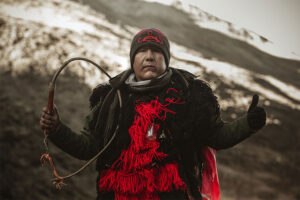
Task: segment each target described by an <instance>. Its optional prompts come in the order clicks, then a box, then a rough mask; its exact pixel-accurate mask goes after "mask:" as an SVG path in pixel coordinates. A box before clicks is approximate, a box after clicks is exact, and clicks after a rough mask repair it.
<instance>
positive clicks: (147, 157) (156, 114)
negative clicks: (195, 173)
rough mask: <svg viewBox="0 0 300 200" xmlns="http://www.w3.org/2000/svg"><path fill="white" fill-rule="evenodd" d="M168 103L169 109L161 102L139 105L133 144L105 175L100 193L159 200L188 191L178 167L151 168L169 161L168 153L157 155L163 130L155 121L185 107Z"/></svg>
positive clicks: (131, 131) (122, 198)
mask: <svg viewBox="0 0 300 200" xmlns="http://www.w3.org/2000/svg"><path fill="white" fill-rule="evenodd" d="M173 90H174V89H173ZM175 91H176V90H175ZM168 92H169V90H168V91H167V93H168ZM165 101H166V102H168V103H167V104H166V105H162V104H161V103H160V102H159V101H158V98H157V99H156V100H152V101H150V102H148V103H145V102H140V103H139V102H137V103H139V104H137V105H136V107H135V110H136V112H137V114H136V115H135V118H134V122H133V124H132V126H131V127H130V128H129V131H128V132H129V135H130V137H131V143H130V145H129V147H128V149H126V150H123V151H122V152H121V156H120V157H119V158H118V159H117V160H116V161H115V162H114V164H113V165H112V167H111V168H110V169H108V170H104V171H102V172H101V174H100V181H99V190H100V192H103V193H105V192H114V194H115V199H116V200H127V199H130V200H136V199H151V200H156V199H159V196H158V194H159V193H160V192H170V191H172V190H173V189H176V190H183V191H184V190H185V189H186V185H185V183H184V182H183V181H182V180H181V178H180V176H179V172H178V166H177V163H167V164H165V165H163V166H160V167H152V166H151V164H153V161H158V162H159V161H161V160H163V159H164V158H166V157H167V155H166V154H165V153H163V152H158V151H157V149H158V148H159V142H158V141H156V139H155V138H156V132H157V131H158V130H159V128H160V127H159V123H157V124H155V123H154V121H157V120H159V121H164V120H165V119H166V117H167V113H171V114H175V112H173V111H171V110H169V109H167V106H168V105H170V104H174V103H175V104H182V103H183V102H179V99H178V100H176V101H174V99H169V98H167V99H165Z"/></svg>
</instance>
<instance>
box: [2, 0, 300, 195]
mask: <svg viewBox="0 0 300 200" xmlns="http://www.w3.org/2000/svg"><path fill="white" fill-rule="evenodd" d="M82 2H83V5H82V4H79V3H76V2H71V1H60V0H55V1H41V0H40V1H33V0H32V1H22V0H18V1H8V0H6V1H2V2H0V38H1V40H0V57H1V58H3V59H1V60H0V92H1V98H0V102H1V104H0V105H1V111H2V112H1V114H0V126H1V129H0V137H1V143H0V148H1V149H0V150H1V152H7V153H1V157H0V164H1V165H0V167H1V168H0V170H1V183H0V185H1V190H0V191H1V194H0V195H1V196H0V197H1V199H93V198H95V195H96V191H95V179H96V175H97V174H96V172H95V171H94V169H93V167H91V168H89V169H87V170H86V171H85V172H84V173H82V175H79V176H76V177H74V178H73V179H71V180H70V181H68V182H67V183H68V185H67V186H66V187H64V189H63V190H62V191H56V189H55V188H54V186H53V185H52V184H51V181H50V179H51V178H52V176H51V173H50V169H49V166H46V167H44V168H41V167H40V164H39V156H40V155H41V154H42V152H43V151H44V150H43V146H42V145H43V144H42V140H43V135H42V132H41V131H40V130H39V126H38V121H39V117H40V113H41V108H42V107H43V106H44V105H45V104H46V102H47V90H48V82H49V81H50V79H51V76H52V75H53V73H54V71H55V70H56V69H57V68H58V67H59V65H60V64H62V62H63V61H65V60H67V59H68V58H71V57H74V56H84V57H88V58H90V59H92V60H94V61H96V62H97V63H100V64H101V65H102V66H105V67H106V69H107V70H108V72H109V73H110V74H112V75H115V74H117V73H118V72H120V71H122V70H124V69H126V68H127V67H128V66H129V58H128V54H129V45H130V40H131V37H132V36H133V35H134V34H135V33H136V32H137V31H138V30H139V28H142V27H149V26H152V27H154V26H155V27H158V28H160V29H162V30H163V31H164V32H166V34H167V35H168V37H169V39H170V41H171V46H172V49H171V51H172V59H171V65H172V66H175V67H179V68H184V69H188V70H190V71H192V72H193V73H195V74H197V75H199V76H200V77H201V78H202V79H204V80H206V81H207V82H209V83H210V84H211V86H212V88H213V89H214V92H215V93H216V94H217V96H218V97H219V102H220V105H221V109H222V117H223V119H224V120H227V121H231V120H233V119H235V118H236V117H238V116H240V115H242V114H244V113H245V112H246V110H247V106H248V105H249V103H250V100H251V97H252V95H253V94H254V93H258V94H259V95H260V97H261V98H260V99H261V101H260V103H261V104H262V105H263V106H264V107H265V108H266V110H267V113H268V125H267V126H266V127H265V128H264V129H263V130H262V131H260V133H257V134H256V135H254V136H252V137H251V138H249V139H248V140H247V141H245V142H243V143H242V144H240V145H237V146H236V147H234V148H232V149H230V150H226V151H220V152H218V154H217V156H218V168H219V175H220V177H219V178H220V182H221V191H222V197H223V198H222V199H272V200H273V199H297V198H299V196H300V194H299V191H298V180H299V178H300V177H299V174H300V173H299V172H300V171H299V168H298V166H299V164H300V156H299V147H298V146H299V142H300V127H299V125H298V123H297V119H299V117H300V113H299V109H300V108H299V106H300V105H299V102H300V96H299V95H298V94H299V84H300V83H299V81H298V79H297V78H298V76H299V66H300V62H299V61H297V60H289V59H284V58H280V57H275V56H272V55H270V54H267V53H265V52H263V51H261V50H259V49H258V48H256V47H254V46H252V45H250V44H249V43H247V42H245V41H242V40H239V39H236V38H233V37H230V36H228V35H227V34H225V33H221V32H217V31H215V30H211V29H207V28H203V27H202V28H201V27H200V26H199V25H196V24H195V21H193V19H192V18H191V16H190V15H189V14H187V13H185V12H183V11H182V10H179V9H177V8H174V7H170V6H166V5H162V4H158V3H148V2H142V1H130V0H123V1H121V0H116V1H109V2H108V1H87V0H85V1H82ZM105 80H107V79H106V78H105V76H104V75H103V74H101V73H100V72H99V71H98V70H96V69H94V68H93V67H91V66H89V65H87V64H86V63H84V62H77V63H73V64H71V65H70V67H69V68H68V69H67V70H66V71H64V73H63V74H62V75H61V76H60V77H59V80H58V83H57V92H56V99H55V103H56V104H57V105H58V107H59V110H60V113H61V118H62V120H64V121H65V122H66V123H67V124H69V125H70V126H71V127H72V128H73V129H75V130H80V128H81V126H82V123H83V119H84V115H86V113H87V112H88V97H89V94H90V91H91V87H95V85H97V84H98V83H101V82H104V81H105ZM79 91H80V92H79ZM50 151H51V153H52V154H53V155H54V158H55V161H56V166H57V167H58V169H59V171H60V172H62V173H63V174H66V173H67V172H70V171H74V170H75V169H77V168H78V167H79V166H80V165H81V164H82V162H81V161H78V160H76V159H73V158H70V157H69V156H68V155H66V154H65V153H63V152H61V151H60V150H58V149H57V148H55V147H54V146H53V145H51V146H50ZM28 191H31V192H28Z"/></svg>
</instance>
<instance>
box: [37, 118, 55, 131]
mask: <svg viewBox="0 0 300 200" xmlns="http://www.w3.org/2000/svg"><path fill="white" fill-rule="evenodd" d="M40 127H41V128H42V129H51V128H52V127H53V125H49V124H46V123H44V122H43V121H42V120H41V121H40Z"/></svg>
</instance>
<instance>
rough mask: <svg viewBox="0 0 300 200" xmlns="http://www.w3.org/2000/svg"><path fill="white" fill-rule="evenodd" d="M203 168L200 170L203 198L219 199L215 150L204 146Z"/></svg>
mask: <svg viewBox="0 0 300 200" xmlns="http://www.w3.org/2000/svg"><path fill="white" fill-rule="evenodd" d="M202 154H203V155H204V169H203V172H202V188H201V190H200V192H201V195H202V198H203V199H204V200H219V199H220V185H219V179H218V172H217V162H216V150H214V149H212V148H210V147H204V148H203V150H202Z"/></svg>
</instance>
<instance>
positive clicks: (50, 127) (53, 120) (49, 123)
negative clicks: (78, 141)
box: [40, 105, 61, 134]
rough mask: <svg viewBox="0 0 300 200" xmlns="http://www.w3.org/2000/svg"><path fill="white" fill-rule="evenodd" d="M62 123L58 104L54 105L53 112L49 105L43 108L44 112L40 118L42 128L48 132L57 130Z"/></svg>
mask: <svg viewBox="0 0 300 200" xmlns="http://www.w3.org/2000/svg"><path fill="white" fill-rule="evenodd" d="M60 125H61V122H60V119H59V114H58V112H57V109H56V106H55V105H54V106H53V112H52V113H50V112H49V110H48V108H47V107H44V108H43V113H42V116H41V119H40V127H41V129H42V130H44V131H47V132H48V134H50V133H53V132H56V131H57V130H58V129H59V127H60Z"/></svg>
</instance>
